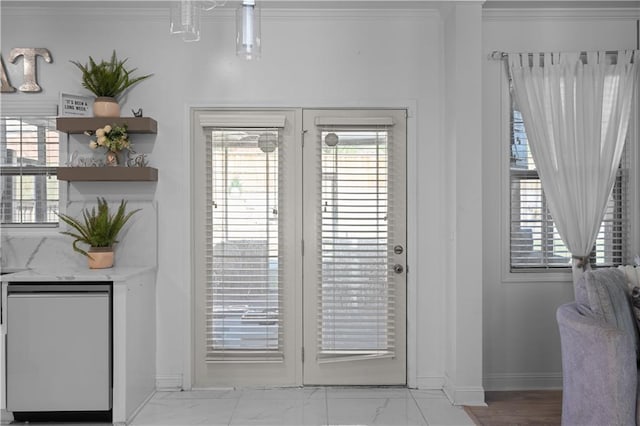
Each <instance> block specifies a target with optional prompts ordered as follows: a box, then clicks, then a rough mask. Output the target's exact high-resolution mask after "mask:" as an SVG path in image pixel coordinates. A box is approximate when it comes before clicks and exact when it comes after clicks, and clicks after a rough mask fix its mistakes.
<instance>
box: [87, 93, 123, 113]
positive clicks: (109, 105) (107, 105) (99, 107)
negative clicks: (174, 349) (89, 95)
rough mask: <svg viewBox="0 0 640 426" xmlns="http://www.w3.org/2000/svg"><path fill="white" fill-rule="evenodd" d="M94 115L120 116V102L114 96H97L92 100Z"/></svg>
mask: <svg viewBox="0 0 640 426" xmlns="http://www.w3.org/2000/svg"><path fill="white" fill-rule="evenodd" d="M93 116H94V117H120V104H118V101H116V100H115V98H110V97H106V96H99V97H97V98H96V99H95V101H93Z"/></svg>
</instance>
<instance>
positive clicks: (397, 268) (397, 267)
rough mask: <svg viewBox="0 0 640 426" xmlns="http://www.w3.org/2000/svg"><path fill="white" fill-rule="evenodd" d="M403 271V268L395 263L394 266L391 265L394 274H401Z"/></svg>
mask: <svg viewBox="0 0 640 426" xmlns="http://www.w3.org/2000/svg"><path fill="white" fill-rule="evenodd" d="M403 271H404V267H403V266H402V265H401V264H399V263H396V264H395V265H393V272H395V273H396V274H401V273H402V272H403Z"/></svg>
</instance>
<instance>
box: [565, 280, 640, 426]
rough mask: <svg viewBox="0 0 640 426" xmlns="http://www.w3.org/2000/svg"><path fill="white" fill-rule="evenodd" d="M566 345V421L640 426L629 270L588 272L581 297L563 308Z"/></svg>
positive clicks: (578, 294) (580, 284)
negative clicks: (624, 272)
mask: <svg viewBox="0 0 640 426" xmlns="http://www.w3.org/2000/svg"><path fill="white" fill-rule="evenodd" d="M557 320H558V326H559V328H560V340H561V347H562V372H563V396H562V424H563V425H580V426H588V425H594V426H603V425H636V424H638V425H640V422H639V421H638V417H637V414H638V413H640V410H638V409H637V405H638V370H637V365H638V364H637V357H638V329H637V325H636V319H635V316H634V314H633V311H632V308H631V299H630V296H629V289H628V286H627V283H626V279H625V276H624V274H623V273H622V272H621V271H620V270H618V269H614V268H611V269H601V270H596V271H587V272H585V274H584V275H583V277H582V278H580V280H579V281H578V283H577V284H576V301H575V302H573V303H568V304H565V305H562V306H560V307H559V308H558V311H557Z"/></svg>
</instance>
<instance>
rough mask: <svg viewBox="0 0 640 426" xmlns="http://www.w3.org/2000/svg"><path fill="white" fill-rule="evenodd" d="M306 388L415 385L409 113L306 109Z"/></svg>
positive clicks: (304, 214)
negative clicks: (410, 352)
mask: <svg viewBox="0 0 640 426" xmlns="http://www.w3.org/2000/svg"><path fill="white" fill-rule="evenodd" d="M303 128H304V130H305V140H304V149H303V151H304V153H303V155H304V161H303V164H304V166H303V167H304V172H303V173H304V179H303V182H304V189H303V194H304V203H303V218H304V231H303V232H304V267H303V270H304V279H303V295H304V296H303V297H304V308H303V310H304V327H303V328H304V331H303V333H304V349H303V351H304V352H303V353H304V355H303V358H304V363H303V376H304V383H305V384H309V385H312V384H328V385H359V384H361V385H403V384H405V383H406V266H405V265H406V253H405V248H406V207H405V206H406V189H405V188H406V176H405V171H406V111H405V110H304V111H303Z"/></svg>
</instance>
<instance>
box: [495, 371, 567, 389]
mask: <svg viewBox="0 0 640 426" xmlns="http://www.w3.org/2000/svg"><path fill="white" fill-rule="evenodd" d="M483 385H484V388H485V389H486V390H488V391H507V390H541V389H549V390H552V389H554V390H555V389H562V373H501V374H487V375H485V376H484V380H483Z"/></svg>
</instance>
